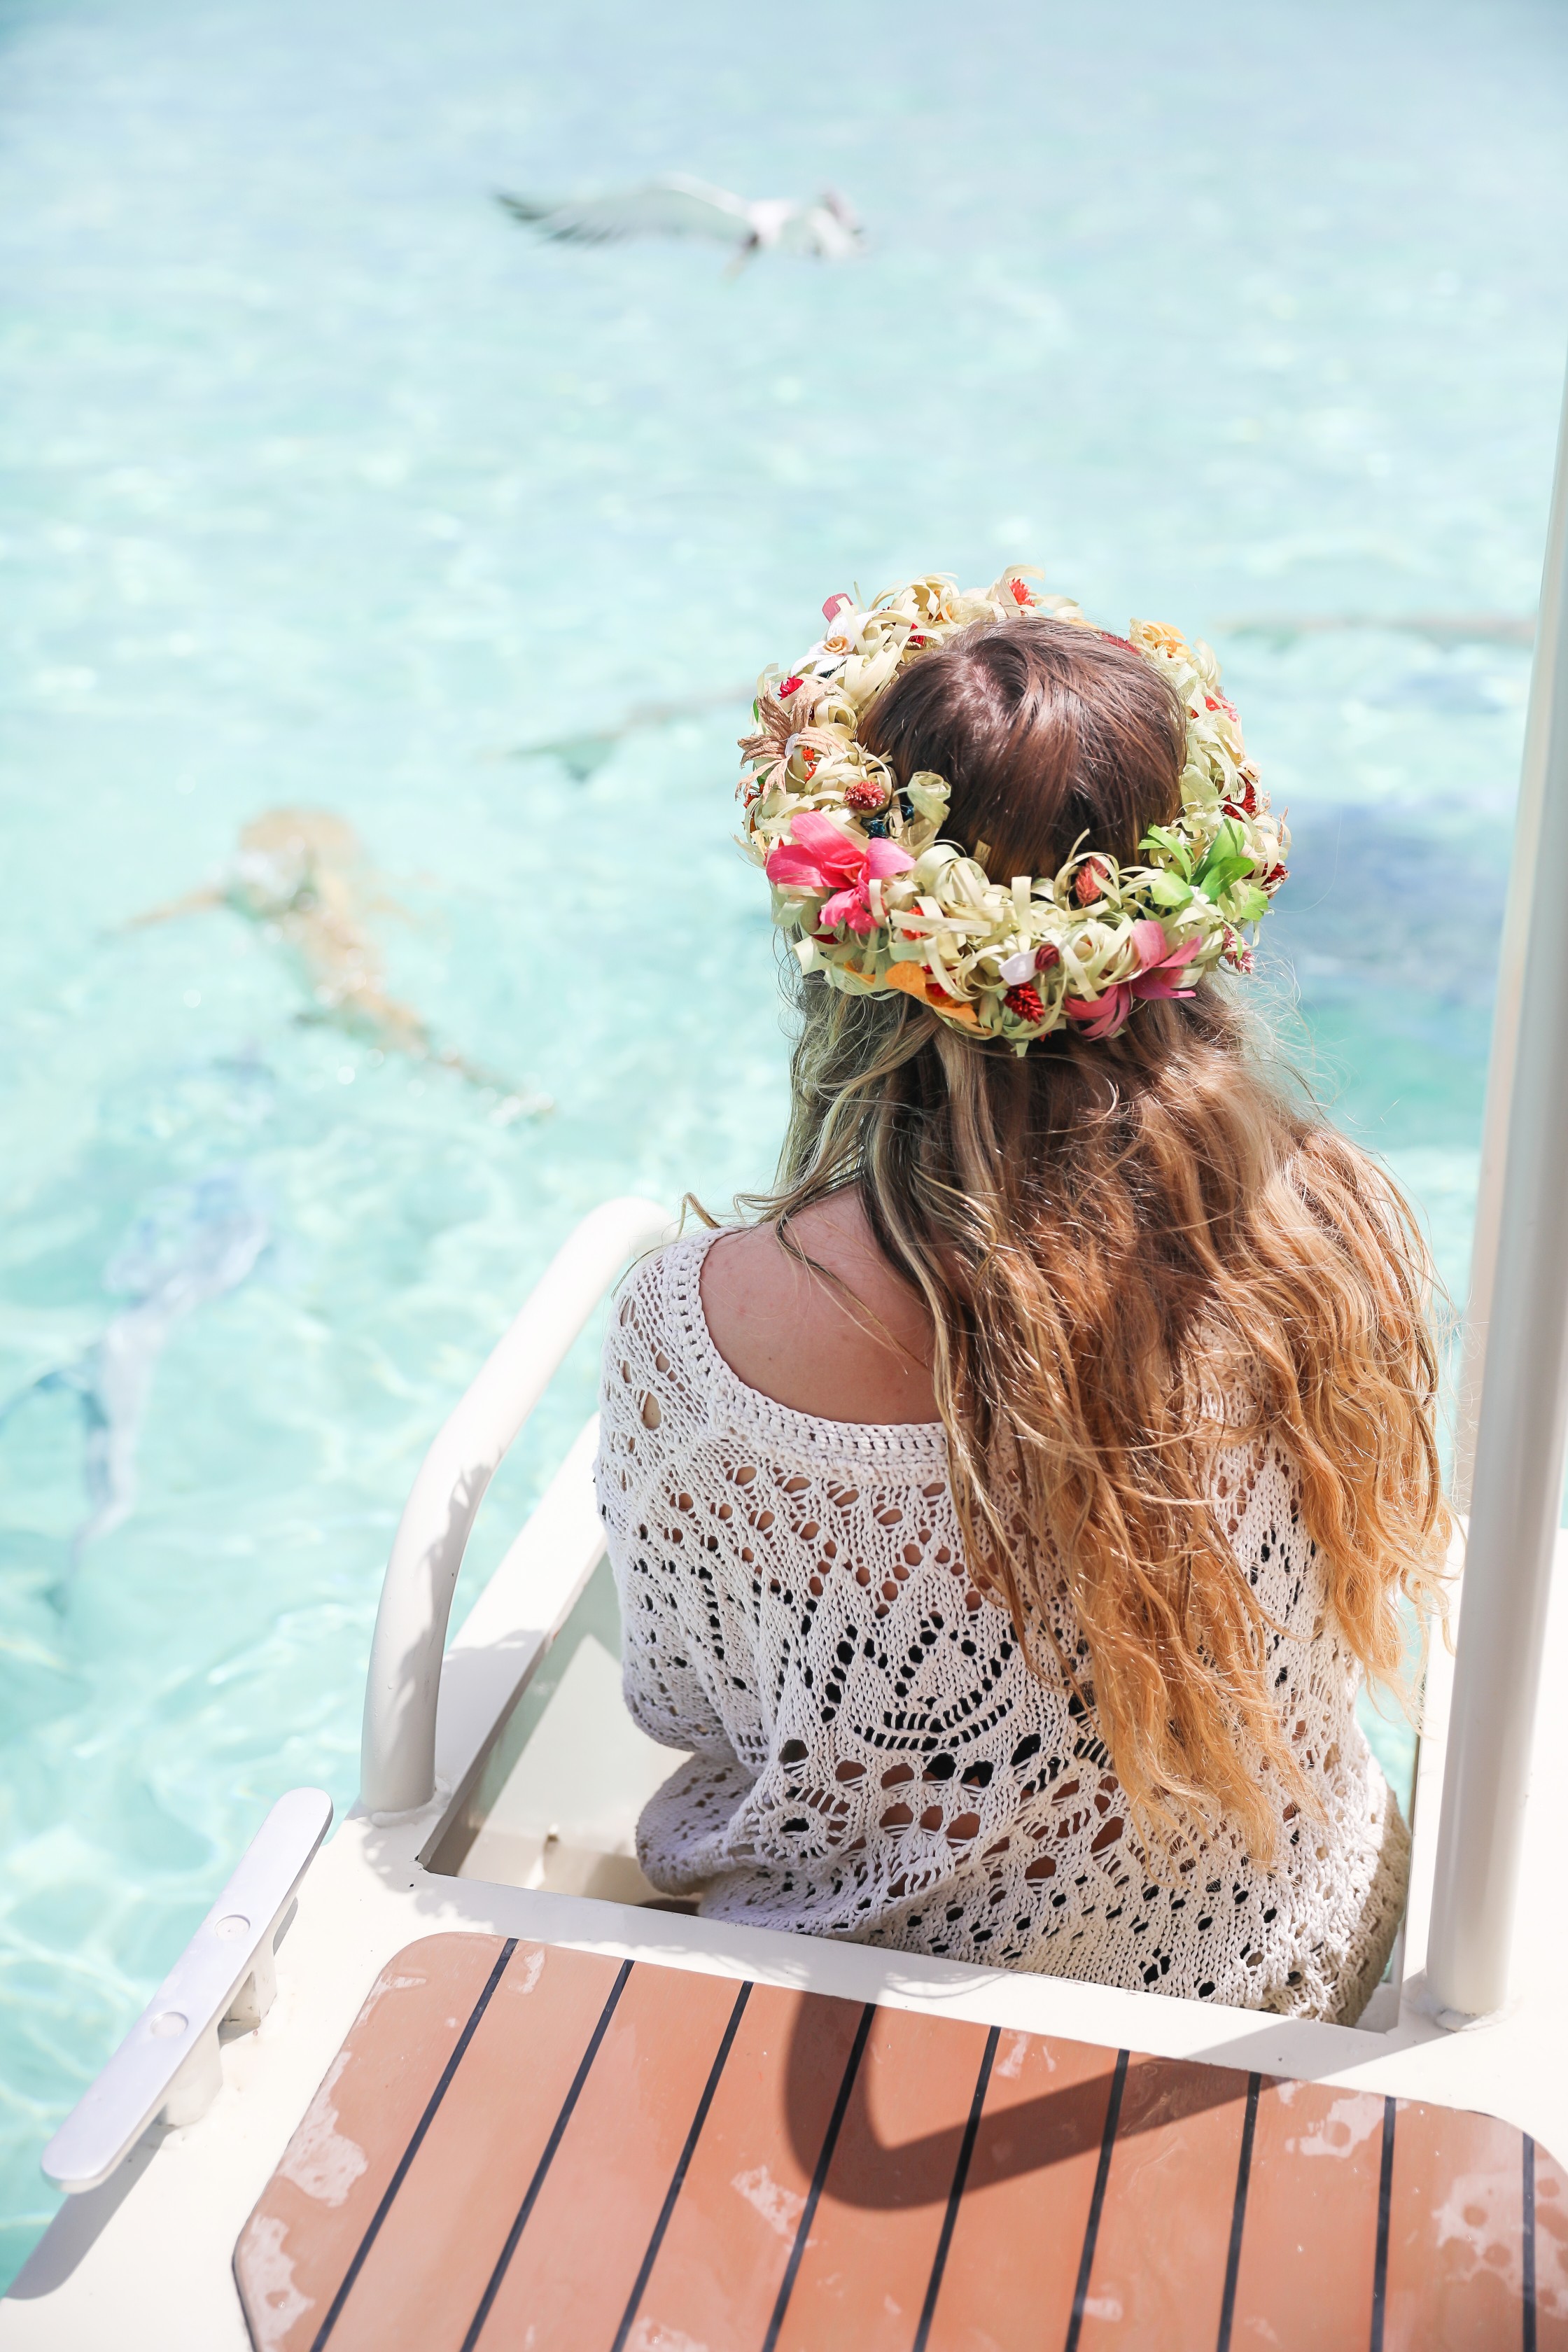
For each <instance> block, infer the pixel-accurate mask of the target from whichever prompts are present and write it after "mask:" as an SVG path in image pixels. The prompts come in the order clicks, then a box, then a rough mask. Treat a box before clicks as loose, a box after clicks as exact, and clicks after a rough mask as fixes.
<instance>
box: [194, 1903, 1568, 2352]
mask: <svg viewBox="0 0 1568 2352" xmlns="http://www.w3.org/2000/svg"><path fill="white" fill-rule="evenodd" d="M235 2273H236V2277H237V2283H238V2286H239V2292H240V2298H241V2302H242V2305H243V2306H244V2309H245V2313H246V2318H247V2325H248V2326H249V2328H250V2332H251V2336H252V2340H253V2342H254V2343H255V2345H256V2346H257V2347H258V2352H370V2347H373V2346H374V2347H377V2352H502V2347H509V2348H510V2347H513V2346H521V2345H524V2344H527V2345H528V2346H529V2347H531V2352H568V2347H569V2348H570V2352H673V2347H680V2352H840V2347H852V2352H1014V2347H1019V2352H1022V2347H1025V2346H1027V2347H1030V2348H1031V2352H1033V2347H1037V2346H1039V2347H1048V2352H1056V2347H1062V2352H1193V2348H1194V2347H1203V2352H1206V2347H1209V2346H1210V2345H1213V2346H1214V2347H1215V2352H1241V2347H1244V2346H1246V2345H1248V2344H1255V2343H1257V2344H1269V2345H1274V2346H1277V2347H1283V2352H1339V2347H1355V2348H1356V2352H1360V2347H1363V2346H1364V2347H1367V2352H1450V2348H1451V2352H1472V2347H1474V2352H1504V2347H1510V2352H1511V2347H1519V2352H1568V2178H1565V2176H1564V2175H1563V2171H1562V2170H1561V2169H1560V2168H1559V2167H1558V2166H1557V2165H1556V2164H1555V2163H1554V2162H1553V2161H1552V2158H1550V2157H1548V2156H1547V2155H1546V2154H1545V2153H1544V2151H1542V2150H1541V2149H1538V2148H1537V2147H1535V2146H1534V2144H1533V2143H1532V2142H1531V2141H1530V2140H1529V2139H1527V2138H1526V2137H1524V2136H1523V2135H1522V2134H1521V2133H1520V2132H1518V2131H1516V2130H1515V2129H1513V2127H1512V2126H1508V2125H1504V2124H1500V2123H1498V2122H1496V2121H1494V2120H1493V2119H1492V2118H1490V2117H1489V2116H1479V2115H1472V2114H1468V2113H1465V2112H1462V2111H1459V2110H1456V2109H1448V2108H1439V2107H1434V2106H1426V2105H1419V2104H1415V2103H1407V2102H1404V2101H1395V2100H1391V2099H1384V2098H1382V2097H1371V2096H1368V2095H1363V2094H1356V2093H1348V2092H1344V2091H1340V2090H1335V2089H1331V2088H1328V2087H1320V2086H1318V2085H1315V2084H1303V2083H1290V2082H1277V2081H1273V2080H1271V2079H1268V2078H1262V2077H1259V2076H1258V2075H1247V2074H1235V2073H1231V2072H1228V2071H1226V2070H1225V2069H1222V2068H1218V2067H1212V2066H1203V2065H1195V2064H1188V2063H1178V2062H1175V2061H1172V2060H1166V2059H1155V2058H1148V2057H1139V2056H1137V2055H1135V2054H1133V2053H1128V2052H1125V2051H1121V2052H1117V2051H1110V2050H1101V2049H1095V2048H1091V2047H1089V2046H1088V2045H1086V2044H1082V2043H1077V2042H1061V2041H1056V2040H1054V2039H1052V2040H1047V2038H1045V2037H1043V2036H1040V2035H1035V2034H1027V2033H1018V2032H1003V2031H1001V2030H1000V2029H993V2030H992V2031H990V2032H987V2031H986V2029H985V2028H984V2027H982V2026H977V2025H973V2024H971V2023H969V2022H967V2021H962V2020H955V2019H950V2018H942V2017H935V2016H932V2015H931V2014H929V2013H928V2012H924V2011H902V2010H882V2009H876V2008H862V2007H861V2006H860V2005H859V2004H858V2003H855V2002H851V2001H845V2000H833V1999H828V1998H826V1997H825V1996H823V1995H819V1994H808V1993H800V1992H786V1991H782V1990H778V1989H776V1988H773V1987H770V1986H763V1985H748V1984H742V1983H740V1982H737V1981H735V1980H733V1979H728V1978H720V1977H710V1976H704V1975H700V1974H698V1973H695V1972H691V1971H687V1970H682V1969H668V1968H662V1967H658V1966H656V1965H653V1964H651V1963H648V1962H638V1963H637V1964H636V1965H634V1964H633V1963H632V1962H630V1961H626V1962H617V1961H615V1960H612V1959H606V1958H603V1957H599V1956H596V1955H592V1954H586V1953H581V1952H574V1951H568V1950H565V1949H562V1948H556V1947H553V1946H546V1945H540V1944H525V1943H520V1942H517V1941H515V1940H508V1941H506V1942H503V1941H502V1939H501V1938H500V1937H495V1936H482V1935H466V1934H447V1935H438V1936H433V1937H426V1939H424V1940H423V1941H421V1942H419V1943H417V1944H414V1945H410V1946H409V1947H408V1948H406V1949H405V1951H403V1952H401V1953H400V1954H399V1955H398V1956H397V1958H396V1959H395V1960H394V1961H393V1962H392V1964H391V1965H390V1967H389V1968H388V1969H385V1970H384V1972H383V1974H382V1976H381V1977H380V1978H379V1979H377V1982H376V1984H375V1985H374V1988H373V1989H372V1991H371V1993H370V1996H369V1998H368V1999H367V2000H366V2002H365V2004H364V2007H363V2010H362V2011H361V2012H360V2015H359V2017H358V2018H357V2019H356V2020H355V2022H354V2024H353V2028H352V2029H351V2031H350V2033H349V2035H348V2037H347V2039H346V2040H345V2042H344V2043H343V2045H342V2050H341V2051H340V2052H339V2053H338V2056H337V2057H336V2058H335V2059H334V2061H333V2063H332V2065H331V2068H330V2069H329V2071H328V2074H327V2076H326V2079H325V2080H324V2082H323V2083H322V2084H321V2090H320V2091H319V2092H318V2093H317V2095H316V2097H315V2099H314V2100H313V2101H312V2102H311V2105H310V2108H309V2110H308V2111H307V2113H306V2116H305V2117H304V2119H303V2121H302V2122H301V2124H300V2128H299V2130H298V2131H297V2132H296V2133H295V2135H294V2137H293V2139H292V2140H291V2141H290V2142H289V2147H288V2148H287V2149H286V2150H285V2152H284V2155H283V2158H282V2159H281V2161H280V2162H279V2166H278V2168H277V2170H276V2172H275V2173H274V2174H273V2177H272V2179H271V2180H270V2181H269V2183H268V2187H267V2189H266V2190H265V2191H264V2192H263V2194H262V2197H261V2199H260V2200H259V2201H258V2205H257V2207H256V2210H255V2211H254V2212H253V2213H252V2215H251V2217H250V2219H249V2221H247V2224H246V2227H245V2230H244V2231H243V2232H242V2233H241V2237H240V2241H239V2244H238V2246H237V2249H236V2252H235Z"/></svg>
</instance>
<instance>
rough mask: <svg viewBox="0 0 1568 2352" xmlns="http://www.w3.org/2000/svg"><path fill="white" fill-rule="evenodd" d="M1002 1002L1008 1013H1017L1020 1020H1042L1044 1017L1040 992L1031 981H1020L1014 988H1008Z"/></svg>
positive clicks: (1044, 1011)
mask: <svg viewBox="0 0 1568 2352" xmlns="http://www.w3.org/2000/svg"><path fill="white" fill-rule="evenodd" d="M1002 1002H1003V1003H1004V1004H1005V1006H1006V1007H1007V1010H1008V1012H1009V1013H1016V1014H1017V1016H1018V1019H1019V1020H1020V1021H1028V1022H1036V1021H1043V1020H1044V1019H1045V1017H1046V1008H1045V1006H1044V1005H1043V1004H1042V1003H1040V992H1039V990H1038V989H1037V987H1036V986H1035V984H1034V982H1032V981H1028V980H1026V981H1021V982H1019V984H1018V986H1017V987H1016V988H1010V989H1009V990H1008V991H1007V993H1006V995H1005V997H1004V998H1003V999H1002Z"/></svg>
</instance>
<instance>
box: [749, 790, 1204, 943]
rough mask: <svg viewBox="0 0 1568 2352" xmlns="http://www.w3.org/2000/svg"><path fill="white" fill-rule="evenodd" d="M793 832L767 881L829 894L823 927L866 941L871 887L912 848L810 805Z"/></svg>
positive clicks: (871, 918)
mask: <svg viewBox="0 0 1568 2352" xmlns="http://www.w3.org/2000/svg"><path fill="white" fill-rule="evenodd" d="M790 831H791V833H792V834H793V835H795V838H794V840H793V841H781V842H779V843H778V844H777V845H776V846H775V847H774V848H773V851H772V852H771V854H770V856H769V857H768V862H767V868H766V871H767V877H768V880H769V881H770V882H775V883H777V885H778V886H779V887H780V888H781V889H784V890H814V891H816V890H819V891H823V892H825V893H826V899H825V902H824V904H823V905H822V907H821V908H819V909H818V911H817V922H818V926H819V928H820V929H821V930H823V931H831V930H836V929H837V927H838V925H839V924H840V923H847V925H848V927H849V929H851V930H852V931H855V932H857V933H858V935H859V937H860V938H861V939H864V938H865V936H866V934H867V932H868V931H872V930H875V929H876V928H877V917H876V916H875V915H874V914H873V913H872V911H871V885H872V883H873V882H885V881H886V880H887V879H888V877H889V875H893V874H907V873H908V871H909V869H910V866H912V865H913V864H914V862H915V861H914V859H913V858H912V857H911V856H910V854H909V851H908V850H907V849H900V847H899V845H898V843H897V842H896V841H857V840H855V839H854V838H853V836H852V835H849V834H847V833H846V832H845V830H844V828H843V826H842V825H839V824H834V823H833V820H832V819H831V817H826V816H819V815H817V814H816V812H815V811H814V810H811V809H801V810H797V811H796V813H795V815H794V816H792V817H791V819H790ZM1158 928H1159V926H1158V925H1157V924H1156V925H1155V929H1158Z"/></svg>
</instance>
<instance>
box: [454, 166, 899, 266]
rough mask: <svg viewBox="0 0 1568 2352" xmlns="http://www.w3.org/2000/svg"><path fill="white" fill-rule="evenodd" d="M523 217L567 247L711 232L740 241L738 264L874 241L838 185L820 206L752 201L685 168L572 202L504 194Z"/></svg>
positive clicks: (828, 252)
mask: <svg viewBox="0 0 1568 2352" xmlns="http://www.w3.org/2000/svg"><path fill="white" fill-rule="evenodd" d="M500 202H501V203H502V204H503V205H505V206H506V208H507V210H508V212H510V213H511V214H512V215H514V216H515V217H516V218H517V219H518V220H521V221H526V222H527V223H528V225H529V226H530V227H531V228H536V229H538V231H539V232H540V235H541V236H548V237H552V238H553V239H554V240H555V242H556V243H557V244H560V245H610V244H613V243H615V242H616V241H618V240H619V239H620V238H622V237H626V236H706V237H712V238H714V239H716V240H717V241H718V242H719V243H720V244H721V245H730V246H733V247H734V248H735V266H736V268H740V267H741V265H742V263H743V262H746V261H749V260H750V258H751V257H752V254H753V253H763V252H778V253H806V254H810V255H812V256H813V257H814V258H815V259H816V260H818V261H847V260H848V259H850V258H851V257H852V256H853V255H855V254H857V253H858V252H859V251H860V250H861V248H862V247H863V246H864V244H865V242H866V232H865V230H864V229H863V228H862V227H861V226H860V224H859V222H858V220H857V219H856V217H855V215H854V214H853V213H852V212H851V211H850V209H849V207H848V205H847V204H846V203H845V201H844V199H843V197H842V196H840V195H837V194H835V193H834V191H833V190H832V189H831V188H828V189H826V190H825V191H824V193H823V194H821V195H820V196H818V197H817V199H816V203H815V204H809V205H807V204H798V203H796V202H795V201H794V200H793V199H791V198H789V197H786V196H759V197H757V198H755V199H754V200H753V201H752V202H751V203H748V202H747V201H746V199H745V198H744V197H743V196H735V195H731V193H730V191H729V190H728V189H727V188H710V187H709V186H708V185H707V184H706V183H705V182H703V181H701V180H689V179H687V178H685V177H684V176H683V175H682V174H681V173H670V174H669V175H668V177H667V178H664V179H659V180H648V181H646V182H645V183H644V184H643V185H642V186H641V187H640V188H623V189H621V190H620V191H619V192H618V193H617V194H613V195H607V196H584V198H582V199H581V200H580V201H579V202H577V203H574V204H564V205H547V204H538V203H535V202H534V201H533V200H532V199H531V198H530V197H527V196H507V195H503V196H502V197H501V198H500Z"/></svg>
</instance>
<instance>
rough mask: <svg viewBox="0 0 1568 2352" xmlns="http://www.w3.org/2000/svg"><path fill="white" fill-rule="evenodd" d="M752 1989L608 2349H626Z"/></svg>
mask: <svg viewBox="0 0 1568 2352" xmlns="http://www.w3.org/2000/svg"><path fill="white" fill-rule="evenodd" d="M753 1990H754V1988H753V1987H752V1983H751V1981H750V1979H748V1980H747V1981H746V1983H744V1984H743V1985H742V1987H741V1990H740V1992H739V1993H738V1994H737V1996H736V2000H735V2006H734V2008H733V2009H732V2010H731V2011H730V2022H729V2024H728V2025H727V2026H726V2027H725V2028H724V2039H723V2040H722V2042H720V2044H719V2050H718V2054H717V2055H716V2057H715V2058H714V2061H713V2063H712V2065H711V2066H710V2068H709V2070H708V2080H707V2082H706V2083H705V2084H703V2086H702V2096H701V2097H700V2099H699V2100H698V2102H697V2113H696V2114H695V2115H694V2116H692V2118H691V2129H690V2130H689V2132H688V2133H687V2135H686V2145H685V2147H683V2148H682V2149H681V2151H680V2155H679V2159H678V2161H677V2164H676V2167H675V2170H674V2172H673V2174H672V2175H671V2176H670V2182H669V2187H668V2189H666V2190H665V2193H664V2203H663V2204H662V2205H661V2206H660V2207H659V2209H658V2221H656V2222H655V2223H654V2225H653V2234H652V2235H651V2237H650V2238H649V2239H648V2242H647V2252H646V2253H645V2254H644V2256H643V2258H642V2267H641V2269H640V2270H639V2271H638V2272H637V2277H636V2279H635V2280H634V2281H633V2284H632V2291H631V2294H629V2295H628V2296H627V2298H626V2310H625V2312H624V2313H623V2314H622V2315H621V2324H620V2326H618V2327H617V2328H616V2340H615V2342H614V2343H613V2344H612V2345H611V2347H610V2352H625V2347H626V2338H627V2336H629V2335H630V2334H631V2332H632V2322H633V2320H634V2319H635V2318H636V2317H637V2305H638V2304H639V2303H640V2302H641V2301H642V2299H643V2294H644V2292H645V2290H646V2288H647V2283H648V2280H649V2278H650V2277H651V2276H652V2274H653V2266H654V2263H656V2262H657V2260H658V2250H659V2248H660V2246H662V2245H663V2243H664V2233H665V2231H667V2230H668V2227H669V2221H670V2216H671V2214H672V2213H673V2212H674V2211H675V2200H676V2199H677V2198H678V2197H679V2194H680V2192H681V2189H683V2188H684V2186H685V2184H686V2175H687V2173H688V2171H689V2168H690V2165H691V2159H692V2158H693V2157H694V2156H695V2155H696V2153H697V2143H698V2141H699V2140H700V2138H701V2137H702V2126H703V2125H704V2124H705V2123H706V2122H707V2120H708V2110H709V2108H710V2106H711V2105H712V2104H713V2095H714V2093H715V2092H716V2091H717V2090H718V2088H719V2077H720V2076H721V2074H722V2073H723V2072H724V2068H725V2066H726V2064H727V2063H728V2062H729V2056H730V2053H731V2050H732V2049H733V2048H734V2046H735V2036H736V2034H737V2033H739V2032H740V2030H741V2020H742V2017H743V2016H744V2015H745V2013H746V2003H747V2002H748V2001H749V2000H750V1999H751V1997H752V1991H753Z"/></svg>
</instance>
